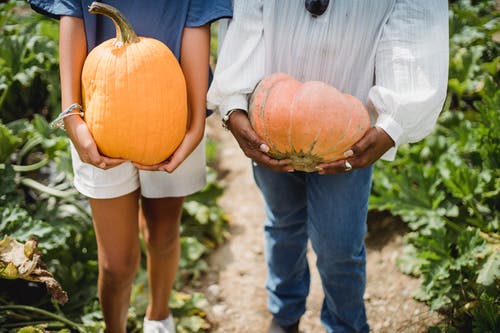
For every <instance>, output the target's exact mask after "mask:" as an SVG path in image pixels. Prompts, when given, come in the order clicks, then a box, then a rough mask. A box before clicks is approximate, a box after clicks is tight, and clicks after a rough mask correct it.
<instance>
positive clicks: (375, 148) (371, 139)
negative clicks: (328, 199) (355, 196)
mask: <svg viewBox="0 0 500 333" xmlns="http://www.w3.org/2000/svg"><path fill="white" fill-rule="evenodd" d="M393 146H394V141H393V140H392V139H391V137H390V136H389V135H388V134H387V133H386V132H385V131H384V130H383V129H381V128H380V127H371V128H370V129H369V130H368V131H367V132H366V133H365V135H364V136H363V137H362V138H361V139H360V140H359V141H358V142H356V143H355V144H354V145H353V146H352V148H351V149H350V150H348V151H347V152H346V153H345V156H346V157H348V158H347V159H342V160H337V161H334V162H330V163H322V164H319V165H318V167H317V169H318V173H319V174H334V173H344V172H346V170H345V161H346V160H347V161H349V163H350V164H351V165H352V168H353V169H360V168H366V167H368V166H370V165H372V164H373V163H375V162H376V161H377V160H378V159H379V158H380V157H381V156H382V155H383V154H384V153H385V152H386V151H387V150H389V149H390V148H391V147H393Z"/></svg>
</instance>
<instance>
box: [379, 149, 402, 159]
mask: <svg viewBox="0 0 500 333" xmlns="http://www.w3.org/2000/svg"><path fill="white" fill-rule="evenodd" d="M397 149H398V148H397V147H392V148H391V149H389V150H388V151H386V152H385V153H384V155H382V156H381V157H380V159H382V160H384V161H394V159H395V158H396V152H397Z"/></svg>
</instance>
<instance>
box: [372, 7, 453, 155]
mask: <svg viewBox="0 0 500 333" xmlns="http://www.w3.org/2000/svg"><path fill="white" fill-rule="evenodd" d="M448 58H449V50H448V3H447V1H444V0H439V1H437V0H420V1H410V0H400V1H397V2H396V5H395V8H394V10H393V12H392V14H391V15H390V17H389V20H388V21H387V23H386V25H385V27H384V30H383V35H382V39H381V40H380V43H379V45H378V48H377V50H376V59H375V63H376V64H375V66H376V68H375V85H374V87H372V88H371V90H370V91H369V94H368V107H369V108H371V109H372V110H374V111H376V113H378V118H377V120H376V123H375V126H378V127H381V128H382V129H384V130H385V131H386V132H387V134H389V136H390V137H391V138H392V139H393V140H394V142H395V143H396V147H394V148H391V149H390V150H389V151H387V152H386V153H385V154H384V156H382V158H383V159H386V160H393V159H394V157H395V154H396V149H397V147H398V146H399V145H401V144H404V143H407V142H417V141H419V140H421V139H423V138H424V137H425V136H426V135H428V134H429V133H430V132H431V131H432V129H433V128H434V126H435V124H436V121H437V118H438V115H439V113H440V111H441V109H442V107H443V103H444V100H445V98H446V89H447V81H448Z"/></svg>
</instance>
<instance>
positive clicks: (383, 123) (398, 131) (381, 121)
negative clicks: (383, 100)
mask: <svg viewBox="0 0 500 333" xmlns="http://www.w3.org/2000/svg"><path fill="white" fill-rule="evenodd" d="M375 126H377V127H380V128H381V129H383V130H384V131H385V132H386V133H387V134H388V135H389V136H390V137H391V139H392V140H393V141H394V143H395V145H396V147H397V146H398V145H399V140H400V139H401V136H402V135H403V128H402V127H401V125H399V124H398V123H397V122H396V121H395V120H394V119H393V118H391V117H390V116H389V115H387V114H379V116H378V118H377V121H376V122H375ZM389 151H390V150H389ZM389 151H388V152H389Z"/></svg>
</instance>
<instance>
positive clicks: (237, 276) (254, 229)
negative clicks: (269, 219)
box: [201, 116, 439, 333]
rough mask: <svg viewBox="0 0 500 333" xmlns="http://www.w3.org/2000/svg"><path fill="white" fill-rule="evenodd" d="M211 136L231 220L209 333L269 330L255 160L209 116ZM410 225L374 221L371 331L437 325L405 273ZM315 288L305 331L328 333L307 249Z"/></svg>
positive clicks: (214, 276) (206, 286)
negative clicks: (401, 262)
mask: <svg viewBox="0 0 500 333" xmlns="http://www.w3.org/2000/svg"><path fill="white" fill-rule="evenodd" d="M207 133H208V137H209V138H211V139H214V140H215V141H216V142H217V145H218V158H219V162H218V165H217V167H216V168H217V169H218V172H219V177H220V181H221V182H222V184H223V185H224V186H225V192H224V195H223V196H222V198H221V199H220V201H219V203H220V205H221V206H222V207H223V209H224V210H225V212H226V213H227V215H228V219H229V224H230V230H229V233H230V237H229V239H228V241H227V242H226V243H225V244H224V245H223V246H221V247H220V248H218V249H217V250H216V251H215V252H214V253H213V254H212V255H211V256H210V258H208V261H209V267H210V268H209V272H208V273H207V274H206V276H205V277H204V278H203V281H202V284H201V288H202V289H203V291H204V292H205V294H206V295H207V297H208V301H209V306H208V309H207V313H208V319H209V321H210V322H211V324H212V329H211V331H210V332H214V333H246V332H252V333H253V332H257V333H260V332H266V329H267V327H268V325H269V322H270V320H271V316H270V314H269V313H268V311H267V308H266V291H265V287H264V284H265V279H266V267H265V263H264V253H263V248H264V244H263V227H262V225H263V220H264V210H263V200H262V196H261V194H260V192H259V190H258V189H257V187H256V185H255V183H254V181H253V178H252V174H251V165H250V161H249V159H248V158H247V157H245V155H244V154H243V153H242V151H241V150H240V149H239V147H238V144H237V143H236V141H235V140H234V138H233V137H232V135H231V133H230V132H227V131H225V130H223V129H222V128H221V126H220V121H219V119H218V117H217V116H212V117H209V118H208V125H207ZM406 231H407V230H406V228H405V225H404V223H402V222H401V221H400V220H398V219H396V218H394V217H391V216H388V215H387V214H370V215H369V218H368V235H367V238H366V246H367V287H366V293H365V301H366V307H367V316H368V322H369V324H370V327H371V331H372V332H381V333H382V332H391V333H392V332H405V333H420V332H426V329H427V327H429V326H430V325H432V324H433V323H436V322H437V321H439V316H438V315H437V314H435V313H432V312H430V311H429V309H428V308H427V307H426V306H425V304H423V303H420V302H417V301H416V300H414V299H413V294H414V293H415V292H416V291H417V289H418V287H419V280H418V279H416V278H413V277H410V276H407V275H404V274H402V273H401V272H400V271H399V270H398V268H397V267H396V264H395V262H396V258H397V257H398V256H399V255H400V254H401V252H402V245H403V235H404V233H405V232H406ZM308 258H309V262H310V263H311V264H310V267H311V290H310V294H309V297H308V300H307V311H306V313H305V315H304V316H303V317H302V319H301V322H300V332H302V333H316V332H325V330H324V328H323V327H322V326H321V323H320V320H319V313H320V309H321V303H322V301H323V293H322V289H321V283H320V279H319V275H318V272H317V270H316V268H315V266H314V262H315V255H314V252H313V251H312V250H311V248H309V254H308Z"/></svg>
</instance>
